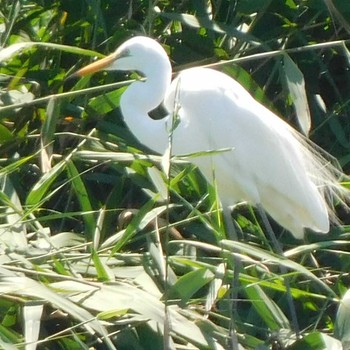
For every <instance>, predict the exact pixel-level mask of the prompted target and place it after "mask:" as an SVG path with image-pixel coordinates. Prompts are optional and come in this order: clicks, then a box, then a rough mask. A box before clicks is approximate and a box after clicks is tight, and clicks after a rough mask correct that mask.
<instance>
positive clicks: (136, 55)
mask: <svg viewBox="0 0 350 350" xmlns="http://www.w3.org/2000/svg"><path fill="white" fill-rule="evenodd" d="M161 64H166V65H169V66H170V63H169V59H168V56H167V54H166V52H165V51H164V49H163V48H162V46H161V45H160V44H159V43H157V42H156V41H155V40H153V39H150V38H147V37H143V36H137V37H134V38H131V39H129V40H127V41H126V42H125V43H123V44H122V45H121V46H119V47H118V49H117V50H116V51H115V52H113V53H112V54H110V55H108V56H106V57H105V58H102V59H100V60H98V61H96V62H94V63H91V64H89V65H88V66H86V67H83V68H81V69H80V70H78V71H77V72H76V73H74V76H84V75H87V74H92V73H94V72H97V71H100V70H120V71H138V72H141V73H143V74H144V75H146V76H147V75H148V74H149V73H150V72H149V71H150V70H151V69H152V70H153V69H154V68H155V67H157V66H159V65H161Z"/></svg>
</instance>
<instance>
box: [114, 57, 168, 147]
mask: <svg viewBox="0 0 350 350" xmlns="http://www.w3.org/2000/svg"><path fill="white" fill-rule="evenodd" d="M166 68H168V69H161V70H160V74H159V73H158V74H152V73H154V72H150V73H148V74H147V73H146V74H145V76H146V80H145V81H137V82H134V83H133V84H131V86H130V87H129V88H128V89H127V90H126V91H125V92H124V94H123V96H122V99H121V102H120V105H121V110H122V114H123V117H124V120H125V123H126V124H127V126H128V127H129V129H130V131H131V132H132V133H133V134H134V135H135V136H136V138H137V139H138V140H139V141H140V142H141V143H142V144H144V145H146V146H147V147H149V148H151V149H152V150H154V151H156V152H158V153H164V152H165V150H166V147H167V146H168V131H167V126H166V123H167V119H168V118H167V117H165V118H164V119H161V120H153V119H151V118H150V117H149V115H148V113H149V112H150V111H152V110H154V109H155V108H156V107H158V106H159V105H160V104H161V103H162V102H163V100H164V96H165V95H166V93H167V90H168V88H169V85H170V83H171V68H170V64H169V67H166Z"/></svg>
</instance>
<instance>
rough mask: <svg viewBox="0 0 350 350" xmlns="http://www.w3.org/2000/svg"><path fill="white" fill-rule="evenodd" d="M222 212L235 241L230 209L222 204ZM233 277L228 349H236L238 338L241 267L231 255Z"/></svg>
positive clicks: (239, 261)
mask: <svg viewBox="0 0 350 350" xmlns="http://www.w3.org/2000/svg"><path fill="white" fill-rule="evenodd" d="M223 214H224V223H225V227H226V230H227V233H228V236H229V238H230V239H231V240H233V241H237V240H238V236H237V232H236V228H235V226H234V223H233V222H232V216H231V209H230V208H229V207H228V206H223ZM233 266H234V268H233V279H232V281H231V288H230V300H231V302H230V309H231V322H230V341H229V344H228V347H229V349H231V350H238V349H239V346H238V338H237V333H236V322H235V319H236V316H237V315H238V312H237V300H238V286H239V272H240V270H241V267H242V263H241V260H240V259H239V258H238V257H236V256H234V257H233Z"/></svg>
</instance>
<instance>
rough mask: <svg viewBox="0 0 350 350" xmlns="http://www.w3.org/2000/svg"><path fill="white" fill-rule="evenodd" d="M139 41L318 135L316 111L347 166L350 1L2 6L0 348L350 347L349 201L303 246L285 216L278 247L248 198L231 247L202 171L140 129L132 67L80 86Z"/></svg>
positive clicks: (142, 0)
mask: <svg viewBox="0 0 350 350" xmlns="http://www.w3.org/2000/svg"><path fill="white" fill-rule="evenodd" d="M136 34H144V35H148V36H151V37H153V38H156V39H157V40H159V41H160V42H161V43H162V44H163V45H164V47H165V48H166V50H167V52H168V53H169V56H170V58H171V61H172V64H173V67H174V70H175V71H179V70H181V69H183V68H185V67H188V66H202V65H207V64H215V63H218V62H220V64H219V65H217V67H216V68H217V69H220V70H222V71H224V72H226V73H227V74H229V75H230V76H232V77H235V78H236V79H237V80H239V81H240V82H241V83H242V84H243V85H244V86H246V87H247V89H249V91H250V92H251V93H252V95H254V96H255V97H256V99H258V100H260V101H262V103H264V104H265V105H267V106H268V107H269V108H270V109H272V110H274V111H275V112H276V113H277V114H278V115H281V116H284V117H285V118H287V119H288V121H289V122H290V123H291V124H293V125H294V126H295V127H296V128H300V127H299V125H301V126H302V130H303V131H304V132H306V133H308V124H309V121H308V117H309V114H308V113H307V110H308V109H309V110H310V115H311V120H312V125H311V131H310V133H309V137H310V139H311V140H313V141H314V142H315V143H317V144H318V145H320V146H321V147H322V148H324V149H326V150H327V151H328V152H330V153H331V154H332V155H333V156H334V157H336V158H337V159H338V160H339V162H340V164H341V166H342V167H343V168H344V169H345V171H347V170H349V169H350V165H349V161H350V158H349V149H350V143H349V134H350V132H349V131H350V130H349V128H350V123H349V117H348V116H349V115H350V106H349V102H350V75H349V61H350V53H349V51H348V48H347V44H348V40H349V39H348V38H349V35H350V4H349V3H348V2H347V1H342V0H324V1H320V0H304V1H301V0H299V1H298V0H284V1H280V0H255V1H249V0H212V1H205V0H187V1H186V0H178V1H168V0H159V1H156V0H154V1H152V0H147V1H146V0H135V1H131V0H130V1H126V0H99V1H93V0H81V1H69V0H64V1H55V0H52V1H45V0H36V1H35V0H32V1H30V0H0V47H1V49H0V162H1V168H0V186H1V191H0V200H1V207H0V209H1V211H0V213H1V214H0V215H1V221H0V250H1V254H0V262H1V267H0V314H1V316H0V320H1V321H0V322H1V323H0V348H4V349H15V348H16V349H17V348H26V349H34V348H35V346H37V347H38V348H40V349H88V348H99V349H102V348H103V349H113V348H118V349H137V350H138V349H165V348H167V349H195V348H199V349H229V348H230V347H231V346H233V345H232V341H231V338H232V334H235V333H237V337H238V342H239V343H240V349H243V348H244V349H291V350H292V349H293V350H297V349H313V350H314V349H342V348H343V349H349V348H350V345H349V344H350V319H349V312H348V310H347V308H348V307H349V306H348V299H349V297H348V294H346V292H347V289H348V284H349V276H348V270H349V233H348V230H347V226H345V224H346V223H347V221H348V218H347V216H348V213H347V212H345V211H344V210H341V209H340V210H339V217H340V220H341V221H342V224H341V225H338V226H336V225H335V226H334V227H332V229H331V232H330V233H329V234H327V235H316V234H313V233H311V232H308V233H307V235H306V237H305V241H303V242H300V241H296V240H294V239H293V237H292V236H291V235H290V234H289V233H288V232H285V231H283V230H282V229H281V228H280V227H278V226H277V225H276V224H273V227H274V230H275V232H276V234H277V236H278V239H279V241H280V243H281V245H282V246H283V250H284V251H285V254H284V256H281V255H279V254H277V253H276V252H274V249H273V247H272V245H271V242H269V240H268V239H267V238H266V236H265V231H266V229H265V227H264V225H263V224H261V220H260V218H259V215H258V214H256V213H255V211H254V209H253V208H250V207H247V206H245V205H241V206H239V207H237V208H236V210H235V211H234V213H233V219H234V222H235V225H236V227H237V230H238V231H239V241H238V242H233V241H230V240H229V239H228V235H227V232H226V231H225V228H224V225H223V221H222V215H221V213H220V210H219V205H218V201H217V198H216V195H215V190H214V189H213V188H211V187H210V186H209V185H208V184H207V183H206V182H205V181H204V179H203V178H202V177H201V175H200V173H199V172H198V171H197V170H195V169H194V167H193V166H191V165H190V164H187V165H186V164H183V163H180V162H179V161H178V160H176V159H165V161H164V159H163V160H162V158H161V157H160V156H159V155H153V154H152V153H151V152H150V151H149V150H147V149H145V147H143V146H142V145H140V144H139V143H138V142H137V140H135V138H134V137H133V136H132V134H131V133H130V131H128V130H127V129H126V127H125V125H124V123H123V120H122V116H121V113H120V110H119V109H118V103H119V98H120V96H121V94H122V93H123V91H124V90H125V88H126V85H127V81H128V79H129V77H126V76H125V75H123V74H121V73H115V72H113V73H112V72H109V73H108V74H106V73H98V74H95V75H94V76H92V77H86V78H83V79H80V80H79V81H77V80H67V81H66V80H65V78H66V77H67V76H68V75H69V74H70V73H73V72H74V71H75V70H77V69H78V68H80V67H82V66H83V65H84V64H87V63H88V62H90V61H91V60H92V59H93V58H94V57H102V56H103V55H104V54H108V53H110V52H112V51H114V50H115V48H116V47H117V46H118V45H119V44H120V43H122V42H123V41H124V40H125V39H127V38H129V37H130V36H132V35H136ZM131 78H133V76H131ZM116 81H117V82H119V83H117V84H116V83H115V82H116ZM306 101H308V104H307V102H306ZM154 137H157V135H154ZM247 161H249V160H248V159H247ZM164 163H166V165H168V166H170V171H169V174H167V173H166V172H165V173H164V172H163V171H162V166H161V164H163V165H164ZM346 185H347V184H346V183H344V186H346ZM135 209H138V211H135ZM237 258H239V259H240V260H241V266H239V269H238V268H237V264H236V262H237ZM280 266H284V267H285V269H281V268H280ZM235 267H236V269H235ZM281 271H284V272H283V273H282V272H281ZM286 271H287V273H285V272H286ZM286 281H287V282H288V283H286ZM288 285H289V286H290V288H288ZM344 295H345V296H344ZM290 296H291V297H292V299H293V305H294V307H295V309H296V312H297V321H298V328H299V331H298V332H296V330H297V329H296V324H295V322H292V317H291V308H290V303H288V300H289V299H290V298H289V297H290ZM342 298H343V299H342ZM341 300H342V301H341ZM39 327H40V334H38V332H39ZM232 329H233V330H234V331H232ZM233 338H234V337H233ZM233 342H234V341H233Z"/></svg>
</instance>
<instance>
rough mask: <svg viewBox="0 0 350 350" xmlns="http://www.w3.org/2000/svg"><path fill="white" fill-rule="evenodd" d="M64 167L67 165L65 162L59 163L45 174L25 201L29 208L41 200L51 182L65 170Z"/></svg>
mask: <svg viewBox="0 0 350 350" xmlns="http://www.w3.org/2000/svg"><path fill="white" fill-rule="evenodd" d="M66 165H67V164H66V162H65V161H60V162H59V163H57V164H56V165H55V166H54V167H53V168H51V169H50V170H49V171H48V172H47V173H45V174H44V175H43V176H42V177H41V179H40V180H39V181H38V182H37V183H36V184H35V185H34V186H33V188H32V190H31V191H30V192H29V194H28V196H27V199H26V204H27V205H30V206H34V205H37V204H38V203H39V202H40V201H41V200H42V199H43V197H44V196H45V194H46V193H47V191H48V190H49V188H50V187H51V185H52V184H53V182H54V181H55V180H56V179H57V177H58V176H59V175H60V174H61V173H62V172H63V170H64V169H65V168H66Z"/></svg>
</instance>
